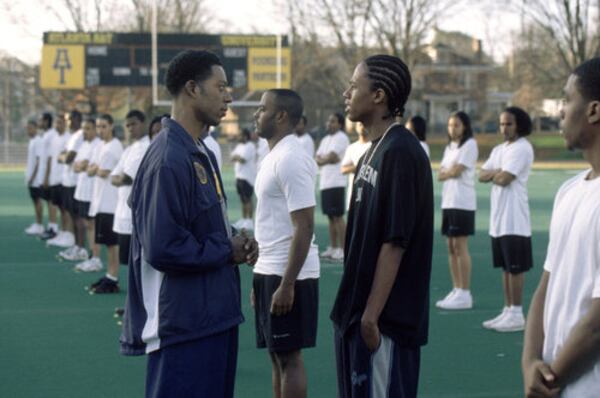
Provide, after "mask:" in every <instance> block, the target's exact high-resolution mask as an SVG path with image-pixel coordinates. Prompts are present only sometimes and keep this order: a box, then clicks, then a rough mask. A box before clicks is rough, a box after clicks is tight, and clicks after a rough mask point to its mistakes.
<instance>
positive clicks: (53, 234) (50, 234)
mask: <svg viewBox="0 0 600 398" xmlns="http://www.w3.org/2000/svg"><path fill="white" fill-rule="evenodd" d="M56 235H57V234H56V232H54V230H53V229H49V228H48V229H46V230H45V231H44V232H42V233H41V234H40V236H39V238H40V239H41V240H48V239H52V238H54V237H56Z"/></svg>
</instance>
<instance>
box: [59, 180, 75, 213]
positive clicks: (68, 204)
mask: <svg viewBox="0 0 600 398" xmlns="http://www.w3.org/2000/svg"><path fill="white" fill-rule="evenodd" d="M61 193H62V199H61V203H62V207H63V209H65V210H66V211H68V212H69V213H71V214H75V210H76V209H75V198H74V197H73V196H74V195H75V187H65V186H63V187H62V190H61Z"/></svg>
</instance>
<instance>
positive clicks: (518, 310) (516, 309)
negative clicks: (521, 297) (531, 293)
mask: <svg viewBox="0 0 600 398" xmlns="http://www.w3.org/2000/svg"><path fill="white" fill-rule="evenodd" d="M509 310H510V312H512V313H513V314H522V313H523V306H522V305H511V306H510V308H509Z"/></svg>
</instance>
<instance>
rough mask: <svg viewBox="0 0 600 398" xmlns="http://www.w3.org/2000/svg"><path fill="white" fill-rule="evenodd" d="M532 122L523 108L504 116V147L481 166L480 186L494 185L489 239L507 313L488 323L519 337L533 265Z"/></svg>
mask: <svg viewBox="0 0 600 398" xmlns="http://www.w3.org/2000/svg"><path fill="white" fill-rule="evenodd" d="M531 128H532V125H531V119H530V118H529V115H528V114H527V112H525V111H524V110H523V109H521V108H518V107H514V106H511V107H508V108H506V109H505V110H504V112H502V113H501V114H500V133H501V134H502V135H503V136H504V143H502V144H500V145H497V146H496V147H495V148H494V149H493V150H492V153H491V154H490V157H489V158H488V160H487V161H486V162H485V163H484V164H483V166H482V167H481V171H480V173H479V181H480V182H483V183H492V192H491V195H490V198H491V206H490V237H491V238H492V258H493V260H494V267H495V268H501V269H502V271H503V272H502V288H503V289H502V290H503V292H504V308H503V309H502V312H501V313H500V315H498V316H496V317H495V318H492V319H490V320H487V321H484V322H483V327H484V328H486V329H494V330H495V331H497V332H518V331H521V330H523V329H524V328H525V317H524V316H523V287H524V285H525V272H527V271H528V270H529V269H530V268H531V267H532V266H533V254H532V251H531V221H530V216H529V200H528V198H527V180H528V179H529V173H530V172H531V166H532V165H533V147H532V146H531V144H530V143H529V141H528V140H527V138H525V137H526V136H528V135H529V134H531Z"/></svg>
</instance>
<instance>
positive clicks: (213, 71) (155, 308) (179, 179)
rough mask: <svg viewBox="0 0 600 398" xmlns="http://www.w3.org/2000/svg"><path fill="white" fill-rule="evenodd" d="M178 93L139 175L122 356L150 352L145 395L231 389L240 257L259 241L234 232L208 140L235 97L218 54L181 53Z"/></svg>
mask: <svg viewBox="0 0 600 398" xmlns="http://www.w3.org/2000/svg"><path fill="white" fill-rule="evenodd" d="M165 83H166V87H167V90H168V91H169V93H170V95H171V97H172V98H173V105H172V108H171V118H169V119H167V118H164V119H163V120H162V126H163V127H162V130H161V132H160V133H159V134H158V135H157V136H156V137H155V138H154V140H153V141H152V144H151V145H150V147H149V148H148V151H147V153H146V155H145V156H144V158H143V160H142V163H141V164H140V167H139V170H138V173H137V175H136V178H135V181H134V182H133V186H132V190H131V196H130V198H129V203H130V206H131V209H132V215H133V218H132V222H133V230H132V235H131V251H130V255H129V258H130V262H129V286H128V288H127V301H126V304H125V313H124V318H123V330H122V334H121V338H120V342H121V353H122V354H124V355H143V354H148V366H147V371H146V397H186V398H201V397H220V398H221V397H222V398H232V397H233V393H234V388H235V372H236V366H237V351H238V325H239V324H240V323H242V322H243V320H244V317H243V315H242V310H241V297H240V294H241V293H240V275H239V270H238V267H237V266H236V265H237V264H241V263H244V262H248V263H249V264H254V263H255V262H256V259H257V257H258V249H257V245H256V242H255V241H254V240H252V239H249V238H248V237H246V236H244V235H232V233H233V230H232V228H231V226H230V224H229V219H228V217H227V201H226V197H225V193H224V190H223V188H222V187H223V183H222V180H221V175H220V172H219V168H218V166H217V162H216V158H215V156H214V154H213V153H212V152H211V151H209V150H208V149H207V147H206V145H205V144H204V142H203V138H204V135H205V134H206V132H207V130H208V129H207V128H206V127H207V126H216V125H218V124H219V123H220V121H221V119H222V118H223V117H224V116H225V114H226V112H227V109H228V106H229V104H230V103H231V101H232V98H231V94H230V92H229V90H228V87H227V77H226V74H225V70H224V69H223V66H222V63H221V60H220V59H219V58H218V57H217V56H216V55H215V54H213V53H211V52H209V51H192V50H188V51H184V52H181V53H179V54H178V55H176V56H175V57H174V58H173V59H172V60H171V62H170V63H169V66H168V67H167V71H166V75H165Z"/></svg>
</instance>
